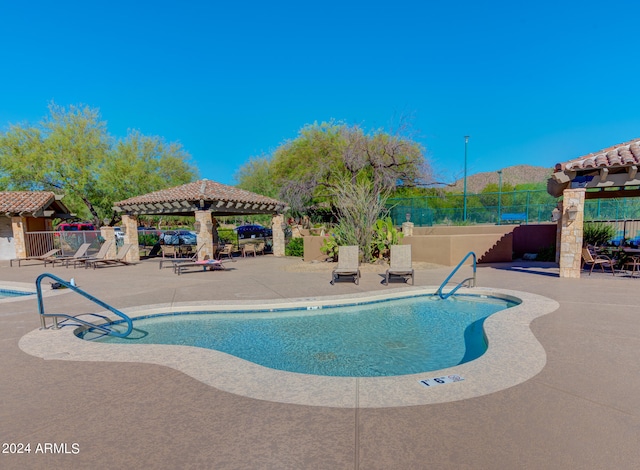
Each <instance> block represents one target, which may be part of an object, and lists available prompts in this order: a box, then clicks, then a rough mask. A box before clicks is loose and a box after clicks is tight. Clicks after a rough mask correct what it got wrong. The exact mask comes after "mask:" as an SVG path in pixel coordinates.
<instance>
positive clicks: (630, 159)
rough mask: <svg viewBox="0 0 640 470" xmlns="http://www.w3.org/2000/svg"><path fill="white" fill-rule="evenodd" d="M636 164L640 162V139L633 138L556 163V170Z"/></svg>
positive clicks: (578, 169) (579, 169) (577, 169)
mask: <svg viewBox="0 0 640 470" xmlns="http://www.w3.org/2000/svg"><path fill="white" fill-rule="evenodd" d="M638 164H640V139H635V140H631V141H629V142H625V143H622V144H618V145H614V146H612V147H609V148H606V149H603V150H600V151H599V152H594V153H590V154H588V155H584V156H582V157H579V158H575V159H573V160H569V161H568V162H565V163H558V164H556V171H564V170H567V171H581V170H590V169H597V168H612V167H623V166H631V165H638Z"/></svg>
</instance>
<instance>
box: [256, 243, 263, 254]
mask: <svg viewBox="0 0 640 470" xmlns="http://www.w3.org/2000/svg"><path fill="white" fill-rule="evenodd" d="M264 246H265V245H264V242H260V243H258V244H256V245H255V250H256V254H258V253H260V254H261V255H264Z"/></svg>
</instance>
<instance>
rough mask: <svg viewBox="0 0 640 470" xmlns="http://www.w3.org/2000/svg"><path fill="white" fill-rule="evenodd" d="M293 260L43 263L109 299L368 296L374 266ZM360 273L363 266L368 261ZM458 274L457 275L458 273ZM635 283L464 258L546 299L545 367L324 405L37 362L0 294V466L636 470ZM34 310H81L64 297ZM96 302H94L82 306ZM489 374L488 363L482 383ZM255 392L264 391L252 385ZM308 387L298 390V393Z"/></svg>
mask: <svg viewBox="0 0 640 470" xmlns="http://www.w3.org/2000/svg"><path fill="white" fill-rule="evenodd" d="M301 265H302V262H301V261H300V260H298V259H292V258H286V257H283V258H277V257H273V256H262V257H255V258H254V257H251V258H245V259H241V260H238V262H236V263H233V266H232V268H233V269H230V270H229V271H226V272H193V273H185V274H184V275H181V276H176V275H174V274H173V273H172V272H171V270H158V260H145V261H141V262H140V263H138V264H136V265H133V266H129V267H126V268H120V269H118V268H113V269H104V270H96V271H93V270H75V271H74V270H65V269H63V268H55V269H54V270H49V271H48V272H52V273H53V274H56V275H58V276H61V277H64V278H67V279H68V278H70V277H72V276H73V277H74V278H75V281H76V283H77V284H78V285H79V286H80V287H81V288H82V289H84V290H86V291H87V292H89V293H91V294H92V295H95V296H96V297H98V298H100V299H102V300H104V301H106V302H108V303H111V304H112V305H113V306H115V307H116V308H128V307H134V306H139V305H146V304H158V303H169V304H174V303H180V302H187V301H195V300H212V301H217V302H225V301H231V302H237V301H239V300H254V301H259V300H261V299H274V300H277V299H290V298H300V297H319V296H331V295H342V294H350V293H354V292H359V293H366V292H381V291H386V290H390V289H402V288H403V287H402V284H392V286H391V287H385V286H383V285H382V284H381V280H382V277H381V276H380V274H382V273H384V269H380V270H379V273H377V272H363V276H362V278H361V281H360V284H359V285H358V286H355V285H354V284H352V283H338V284H336V285H335V286H330V285H329V280H330V268H331V266H329V265H311V266H308V267H307V266H305V267H304V268H303V267H301ZM450 269H451V268H450V267H437V266H430V267H417V269H416V274H415V283H416V285H421V286H437V285H439V284H440V282H442V280H443V279H444V278H445V277H446V276H447V274H448V273H449V272H450ZM374 271H375V270H374ZM42 272H44V269H43V267H42V266H24V267H21V268H9V267H8V262H4V263H3V264H0V279H1V280H2V281H0V282H1V283H2V284H3V285H5V287H6V286H9V285H10V284H11V283H33V281H34V279H35V278H36V277H37V275H39V274H41V273H42ZM462 274H465V273H462ZM638 282H640V280H638V279H632V278H630V277H626V276H625V277H622V276H621V277H619V276H616V277H613V276H611V274H610V273H609V274H608V275H607V274H602V273H600V272H596V271H594V273H593V275H591V276H588V275H587V274H586V273H584V272H583V273H582V278H581V279H569V278H559V277H558V267H557V265H554V264H551V263H547V264H545V263H535V262H532V263H518V262H514V263H504V264H495V265H482V266H480V267H479V268H478V285H479V286H480V287H495V288H503V289H512V290H518V291H524V292H531V293H534V294H539V295H543V296H546V297H549V298H551V299H554V300H556V301H557V302H559V304H560V308H559V309H558V310H557V311H555V312H553V313H550V314H548V315H545V316H543V317H540V318H538V319H537V320H535V321H534V322H533V323H532V325H531V328H532V331H533V333H534V334H535V336H536V337H537V339H538V340H539V341H540V342H541V343H542V345H543V347H544V349H545V351H546V354H547V363H546V365H545V367H544V369H543V370H542V372H541V373H540V374H538V375H537V376H535V377H533V378H532V379H530V380H528V381H526V382H524V383H522V384H520V385H517V386H515V387H512V388H509V389H506V390H503V391H500V392H496V393H492V394H490V395H485V396H480V397H477V398H471V399H466V400H461V401H455V402H450V403H443V404H436V405H424V406H411V407H404V408H381V409H372V408H354V409H338V408H326V407H312V406H302V405H289V404H283V403H277V402H270V401H262V400H256V399H251V398H246V397H242V396H239V395H234V394H231V393H227V392H222V391H220V390H217V389H215V388H213V387H210V386H208V385H205V384H203V383H201V382H199V381H197V380H195V379H193V378H191V377H189V376H187V375H184V374H183V373H181V372H178V371H176V370H174V369H170V368H168V367H162V366H157V365H151V364H140V363H105V362H73V361H62V360H55V359H56V358H55V357H52V358H51V359H50V360H42V359H39V358H36V357H33V356H30V355H28V354H26V353H24V352H23V351H21V350H20V349H19V347H18V341H19V340H20V338H21V337H22V336H24V335H25V334H26V333H28V332H30V331H32V330H34V329H36V328H38V326H39V319H38V318H37V314H36V302H35V300H27V301H19V302H9V303H4V302H0V322H1V324H2V328H0V332H1V333H0V334H1V336H0V338H1V339H2V341H1V342H0V348H1V349H0V353H1V354H2V357H3V372H4V373H3V374H2V377H1V378H0V383H1V384H2V408H1V410H0V417H1V419H0V434H1V435H2V441H3V442H6V443H19V442H22V443H27V442H28V443H31V445H32V452H31V454H22V455H10V454H2V455H1V456H0V465H1V466H2V468H52V467H57V468H86V467H89V466H90V467H91V468H124V467H134V468H136V467H139V466H141V465H144V466H145V467H149V468H216V469H247V468H278V469H288V468H291V469H301V468H313V469H337V468H345V469H346V468H353V469H359V468H363V469H365V468H366V469H376V468H380V469H389V468H424V467H426V466H427V463H428V466H429V467H432V466H434V467H439V468H456V469H459V468H474V469H475V468H487V469H489V468H491V469H495V468H580V469H590V468H594V469H595V468H635V467H636V465H637V462H638V461H640V447H639V446H638V445H637V444H638V432H639V429H640V413H639V412H638V410H639V409H640V396H639V395H638V393H637V390H638V389H639V388H640V365H639V364H638V361H637V355H638V350H639V349H640V348H639V346H640V315H638V309H637V302H636V301H635V299H634V298H633V297H631V296H630V293H631V292H634V290H636V289H637V283H638ZM46 306H47V310H49V309H52V310H58V311H67V312H70V313H80V312H84V311H89V310H91V309H93V307H92V306H91V307H90V306H88V305H87V304H83V303H82V302H77V296H75V295H73V294H69V293H63V294H59V295H55V296H53V297H51V298H48V299H46ZM93 311H95V309H93ZM499 376H500V373H499V372H498V371H496V379H499ZM264 387H269V383H265V384H264ZM308 393H310V394H312V393H313V390H309V391H308ZM38 443H67V444H68V448H69V450H71V444H72V443H78V444H79V453H77V454H66V455H52V454H35V453H34V449H35V446H36V445H37V444H38Z"/></svg>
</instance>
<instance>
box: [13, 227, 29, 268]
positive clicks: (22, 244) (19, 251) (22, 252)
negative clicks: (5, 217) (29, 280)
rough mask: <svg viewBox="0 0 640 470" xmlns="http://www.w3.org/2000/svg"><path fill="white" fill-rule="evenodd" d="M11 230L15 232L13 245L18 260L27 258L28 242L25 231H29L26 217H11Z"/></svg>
mask: <svg viewBox="0 0 640 470" xmlns="http://www.w3.org/2000/svg"><path fill="white" fill-rule="evenodd" d="M11 228H12V230H13V245H14V247H15V249H16V258H26V257H27V256H29V255H28V254H27V240H26V236H25V234H24V233H25V230H26V229H27V219H26V217H11Z"/></svg>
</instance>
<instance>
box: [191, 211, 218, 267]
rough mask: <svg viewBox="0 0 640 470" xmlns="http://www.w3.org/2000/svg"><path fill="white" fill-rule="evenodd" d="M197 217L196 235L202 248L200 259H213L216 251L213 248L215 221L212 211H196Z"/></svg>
mask: <svg viewBox="0 0 640 470" xmlns="http://www.w3.org/2000/svg"><path fill="white" fill-rule="evenodd" d="M195 217H196V223H195V226H196V236H197V242H196V243H197V244H198V248H199V247H201V246H202V249H201V250H200V252H199V253H198V260H200V261H201V260H204V259H213V258H214V257H215V254H216V253H215V251H214V250H213V221H212V220H211V211H195Z"/></svg>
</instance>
